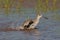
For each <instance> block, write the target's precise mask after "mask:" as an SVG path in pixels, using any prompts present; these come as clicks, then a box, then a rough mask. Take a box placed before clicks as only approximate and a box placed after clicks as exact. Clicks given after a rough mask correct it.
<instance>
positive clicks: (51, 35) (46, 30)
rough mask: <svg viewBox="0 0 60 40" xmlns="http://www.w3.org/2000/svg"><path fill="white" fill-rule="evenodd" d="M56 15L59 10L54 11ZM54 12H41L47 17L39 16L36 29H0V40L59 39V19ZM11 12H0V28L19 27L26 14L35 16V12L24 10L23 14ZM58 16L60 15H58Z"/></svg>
mask: <svg viewBox="0 0 60 40" xmlns="http://www.w3.org/2000/svg"><path fill="white" fill-rule="evenodd" d="M56 13H57V16H58V15H60V11H59V10H58V11H56ZM56 13H54V12H51V11H49V12H47V13H42V14H43V16H45V17H47V18H48V19H45V18H43V17H42V18H41V19H40V22H39V24H38V26H37V28H38V29H37V30H32V31H0V40H60V19H59V18H57V16H56ZM20 15H22V14H16V12H15V14H13V13H11V14H10V15H9V16H6V15H5V14H4V13H3V12H1V14H0V28H6V27H11V28H15V27H19V26H20V25H21V24H22V23H23V21H24V20H26V19H27V16H29V17H30V18H32V19H33V18H35V15H36V14H35V12H33V11H32V10H30V9H29V10H26V12H25V14H24V15H22V16H20ZM59 17H60V16H59Z"/></svg>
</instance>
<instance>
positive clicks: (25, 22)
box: [22, 19, 31, 26]
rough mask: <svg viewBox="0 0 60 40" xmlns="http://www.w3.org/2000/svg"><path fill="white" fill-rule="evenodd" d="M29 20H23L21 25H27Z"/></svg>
mask: <svg viewBox="0 0 60 40" xmlns="http://www.w3.org/2000/svg"><path fill="white" fill-rule="evenodd" d="M30 21H31V19H29V20H26V21H24V23H23V24H22V26H25V25H28V24H29V22H30Z"/></svg>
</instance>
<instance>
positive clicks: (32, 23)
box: [16, 14, 42, 30]
mask: <svg viewBox="0 0 60 40" xmlns="http://www.w3.org/2000/svg"><path fill="white" fill-rule="evenodd" d="M41 17H42V14H37V15H36V17H35V18H34V19H28V20H25V21H24V22H23V24H22V25H21V26H20V27H16V29H18V30H20V29H35V28H36V26H37V24H38V23H39V21H40V18H41Z"/></svg>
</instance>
